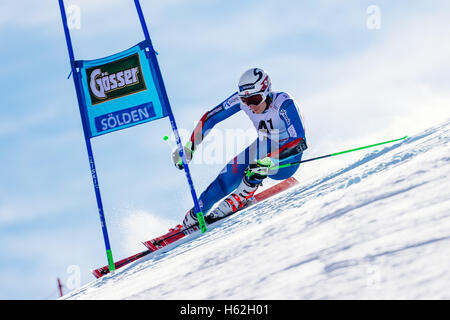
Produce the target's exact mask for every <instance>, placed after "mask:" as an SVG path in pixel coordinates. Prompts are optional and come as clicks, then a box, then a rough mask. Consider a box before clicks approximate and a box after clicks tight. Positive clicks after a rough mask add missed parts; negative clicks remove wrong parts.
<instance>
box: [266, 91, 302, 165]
mask: <svg viewBox="0 0 450 320" xmlns="http://www.w3.org/2000/svg"><path fill="white" fill-rule="evenodd" d="M279 116H280V119H281V120H282V121H283V122H284V125H285V126H286V131H287V133H288V134H289V138H288V140H286V141H285V142H283V144H282V145H280V148H279V150H278V151H276V152H273V153H272V155H271V156H272V157H274V156H276V157H278V158H279V160H283V159H286V158H289V157H292V156H295V155H297V154H299V153H302V152H303V151H305V150H306V149H307V148H308V146H307V144H306V135H305V127H304V125H303V121H302V116H301V114H300V111H299V110H298V108H297V105H296V104H295V101H294V100H293V99H287V100H285V101H284V102H283V104H282V105H281V106H280V109H279Z"/></svg>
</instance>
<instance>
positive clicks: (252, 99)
mask: <svg viewBox="0 0 450 320" xmlns="http://www.w3.org/2000/svg"><path fill="white" fill-rule="evenodd" d="M239 98H240V99H241V101H242V102H243V103H244V104H246V105H247V106H250V105H255V106H257V105H259V104H260V103H261V102H263V100H264V97H263V95H262V94H261V93H256V94H253V95H251V96H245V97H242V96H239Z"/></svg>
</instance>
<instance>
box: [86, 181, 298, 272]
mask: <svg viewBox="0 0 450 320" xmlns="http://www.w3.org/2000/svg"><path fill="white" fill-rule="evenodd" d="M298 183H299V182H298V181H297V179H295V178H294V177H290V178H288V179H286V180H283V181H282V182H280V183H277V184H275V185H273V186H272V187H270V188H268V189H267V190H264V191H261V192H260V193H258V194H256V195H255V196H254V199H253V201H252V202H251V204H250V205H249V206H247V207H246V208H245V209H247V208H249V207H251V206H254V205H255V204H257V203H259V202H261V201H264V200H266V199H268V198H270V197H272V196H275V195H277V194H279V193H281V192H283V191H285V190H287V189H289V188H291V187H293V186H295V185H297V184H298ZM230 216H232V215H230ZM230 216H226V217H224V218H227V217H230ZM220 220H222V219H220ZM220 220H216V221H214V222H217V221H220ZM194 228H197V229H198V224H197V225H193V226H190V227H188V228H183V226H181V225H177V226H176V227H175V228H172V229H170V230H169V232H168V233H167V234H165V235H162V236H160V237H157V238H155V239H152V240H149V241H145V242H143V244H144V245H145V246H146V248H147V250H145V251H142V252H139V253H137V254H134V255H132V256H129V257H127V258H124V259H122V260H120V261H117V262H115V263H114V265H115V268H116V269H119V268H121V267H123V266H125V265H127V264H129V263H131V262H134V261H136V260H138V259H140V258H142V257H145V256H146V255H148V254H150V253H152V252H155V251H158V250H160V249H161V248H164V247H167V246H168V245H170V244H172V243H174V242H176V241H178V240H180V239H181V238H184V237H185V236H186V234H185V232H186V231H188V230H189V229H194ZM91 272H92V274H93V275H94V276H95V277H96V278H100V277H102V276H104V275H106V274H108V273H109V267H108V266H104V267H101V268H97V269H94V270H91Z"/></svg>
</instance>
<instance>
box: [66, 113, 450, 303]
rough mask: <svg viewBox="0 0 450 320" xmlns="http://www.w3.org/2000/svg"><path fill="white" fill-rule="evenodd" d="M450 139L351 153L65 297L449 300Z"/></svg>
mask: <svg viewBox="0 0 450 320" xmlns="http://www.w3.org/2000/svg"><path fill="white" fill-rule="evenodd" d="M449 132H450V121H446V122H445V123H443V124H442V125H439V126H436V127H434V128H431V129H429V130H427V131H425V132H423V133H421V134H418V135H415V136H412V137H410V138H408V139H407V140H405V141H404V142H402V143H394V144H391V145H387V146H385V147H382V148H379V149H368V151H366V153H364V151H360V153H359V155H360V156H361V157H362V158H360V160H358V161H356V162H354V163H353V164H351V165H348V166H346V167H345V168H343V169H341V170H339V171H337V172H331V173H328V174H326V175H324V176H323V177H321V178H320V179H317V180H314V181H311V182H310V183H307V184H304V183H302V182H301V183H300V186H298V187H296V188H295V189H293V190H289V191H287V192H286V193H284V194H282V195H280V196H278V197H277V198H274V199H270V200H268V201H266V202H264V203H261V204H258V205H256V206H255V207H253V208H250V209H249V210H247V211H245V212H242V213H239V214H237V215H235V216H232V217H230V218H229V219H228V220H226V221H224V222H223V223H222V224H221V225H219V226H218V227H216V228H214V229H213V230H211V231H209V232H207V233H206V234H204V235H203V236H198V237H194V239H192V240H190V241H186V242H185V243H183V244H181V245H179V246H177V247H176V248H175V249H174V250H172V251H169V252H167V253H163V254H158V255H156V256H153V257H145V258H143V259H142V260H141V261H138V262H136V263H134V264H132V265H130V266H129V267H126V268H124V269H121V270H119V271H118V272H117V273H116V274H115V275H113V276H107V277H104V278H101V279H98V280H95V281H92V282H91V283H89V284H87V285H85V286H83V287H81V288H79V289H77V290H75V291H73V292H71V293H69V294H68V295H66V296H65V297H64V298H67V299H450V271H449V270H450V179H449V178H450V143H449V142H450V135H449ZM342 157H345V156H342ZM319 161H325V160H319ZM305 165H306V164H305ZM299 180H300V181H301V175H300V178H299ZM143 240H148V239H143ZM144 249H145V248H144V247H143V250H144Z"/></svg>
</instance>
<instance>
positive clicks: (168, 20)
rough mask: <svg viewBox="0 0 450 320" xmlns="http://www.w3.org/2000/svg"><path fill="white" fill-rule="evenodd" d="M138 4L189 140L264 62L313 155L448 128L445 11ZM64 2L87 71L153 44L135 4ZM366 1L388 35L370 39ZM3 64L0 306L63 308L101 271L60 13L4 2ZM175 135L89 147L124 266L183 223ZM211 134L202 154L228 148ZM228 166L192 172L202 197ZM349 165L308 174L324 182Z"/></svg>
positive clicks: (128, 135)
mask: <svg viewBox="0 0 450 320" xmlns="http://www.w3.org/2000/svg"><path fill="white" fill-rule="evenodd" d="M141 2H142V7H143V10H144V14H145V16H146V19H147V22H148V25H149V30H150V34H151V37H152V40H153V43H154V46H155V49H156V50H157V51H158V53H159V55H158V60H159V63H160V67H161V70H162V74H163V78H164V80H165V84H166V89H167V92H168V94H169V99H170V102H171V105H172V108H173V111H174V114H175V117H176V119H177V123H178V126H179V127H180V129H181V131H182V132H185V133H187V132H189V131H190V130H192V128H193V126H194V125H195V123H196V121H198V119H199V118H200V117H201V116H202V115H203V113H204V112H205V111H207V110H209V109H211V108H212V107H214V106H215V105H216V104H218V103H219V102H220V101H222V100H223V99H224V98H226V97H227V96H229V95H230V94H231V93H233V92H234V91H235V90H236V84H237V80H238V79H239V76H240V75H241V73H242V72H243V71H245V70H246V69H248V68H250V67H254V66H259V67H262V68H264V69H266V70H267V71H268V72H269V73H270V75H271V78H272V82H273V88H274V89H275V90H283V91H287V92H289V93H291V94H292V95H293V96H294V97H295V98H296V99H297V101H298V103H299V106H300V108H301V109H302V112H303V113H304V115H305V120H306V128H307V137H308V142H309V145H310V149H308V151H307V152H308V156H311V157H312V156H316V155H321V154H326V153H330V152H335V151H340V150H342V149H344V148H347V147H353V146H358V145H362V144H368V143H372V142H377V141H381V140H387V139H390V138H397V137H401V136H403V135H405V134H413V133H415V132H419V131H420V130H422V129H424V128H426V127H428V126H431V125H433V124H437V123H439V122H441V121H444V120H445V119H447V118H448V117H450V111H449V110H450V108H449V102H450V93H449V92H450V91H449V90H448V88H449V86H450V76H449V74H450V60H449V58H448V57H449V56H450V43H449V42H448V41H446V39H449V38H450V37H449V36H450V34H449V33H450V19H449V15H450V4H449V3H448V1H395V2H393V1H346V2H343V1H324V0H323V1H308V2H306V1H206V0H204V1H192V0H191V1H183V0H171V1H149V0H142V1H141ZM69 5H76V6H78V7H79V8H80V9H81V16H80V18H81V28H80V29H75V30H72V37H73V43H74V48H75V56H76V58H77V59H94V58H99V57H103V56H106V55H110V54H113V53H116V52H119V51H122V50H124V49H126V48H129V47H131V46H133V45H134V44H136V43H137V42H139V41H141V40H143V34H142V31H141V29H140V26H139V22H138V19H137V15H136V12H135V8H134V4H133V1H131V0H130V1H123V0H122V1H119V0H109V1H100V0H97V1H87V0H78V1H75V0H73V1H69V0H67V1H66V6H69ZM371 5H376V6H378V8H379V9H380V12H381V16H380V18H381V20H380V26H381V28H380V29H376V30H371V29H368V28H367V20H368V19H369V16H370V14H368V13H367V8H368V7H369V6H371ZM0 53H1V61H0V64H1V65H0V88H1V92H2V102H1V108H0V159H1V162H2V166H1V169H0V180H1V183H0V299H49V298H50V299H53V298H56V297H57V291H56V278H57V277H60V278H61V279H62V281H63V283H64V284H65V286H66V290H68V288H69V287H70V286H71V284H70V283H69V282H70V281H69V278H70V276H71V274H70V272H68V268H69V270H71V269H70V267H71V266H78V267H79V268H80V271H81V273H80V281H79V283H80V284H83V283H87V282H88V281H91V280H93V277H92V276H91V275H90V273H89V269H90V268H93V267H98V266H100V265H104V264H105V262H106V258H105V253H104V244H103V240H102V236H101V230H100V223H99V218H98V214H97V207H96V202H95V195H94V192H93V188H92V181H91V176H90V173H89V164H88V161H87V155H86V148H85V144H84V138H83V134H82V130H81V121H80V117H79V111H78V106H77V102H76V96H75V90H74V87H73V81H72V79H69V80H68V79H67V76H68V74H69V72H70V67H69V60H68V55H67V48H66V43H65V39H64V34H63V30H62V24H61V18H60V16H59V7H58V3H57V1H56V0H43V1H22V2H20V3H6V2H2V3H0ZM230 128H234V129H238V128H241V129H242V128H244V129H248V128H251V123H250V122H249V121H248V120H247V119H246V118H245V116H244V115H240V114H238V115H236V116H235V117H233V120H229V121H226V122H224V123H221V124H219V125H218V126H217V132H222V133H223V132H224V130H225V129H230ZM170 133H171V129H170V125H169V123H168V121H166V119H162V120H158V121H155V122H151V123H147V124H144V125H140V126H136V127H133V128H130V129H127V130H123V131H119V132H115V133H112V134H108V135H105V136H101V137H98V138H95V139H93V140H92V143H93V149H94V155H95V159H96V164H97V169H98V177H99V183H100V187H101V192H102V198H103V202H104V207H105V214H106V218H107V223H108V228H109V232H110V237H111V245H112V248H113V254H114V257H115V258H116V259H118V258H121V257H124V256H127V255H130V254H132V253H135V252H137V251H139V250H143V249H144V248H143V247H142V246H141V245H140V244H139V241H140V240H147V239H148V238H150V237H152V236H156V235H159V233H161V232H164V231H166V230H167V229H168V228H169V227H172V226H173V225H174V224H176V223H179V222H181V220H182V217H183V216H184V213H185V211H186V210H187V209H189V208H190V206H191V205H192V200H191V199H190V194H189V190H188V188H187V186H186V183H185V178H184V175H183V174H182V172H179V171H178V170H176V169H174V168H173V165H172V163H171V161H170V153H171V147H170V146H169V145H168V144H166V143H165V142H164V141H163V140H162V137H163V136H164V135H169V134H170ZM211 137H212V138H211V139H210V140H206V141H205V142H204V146H202V152H206V153H207V152H208V150H211V149H212V148H213V147H214V143H215V142H217V141H218V140H215V139H214V136H213V134H211ZM243 147H245V143H242V145H239V146H238V147H237V148H238V149H239V148H243ZM232 155H233V154H232V153H226V154H225V155H224V161H223V163H220V162H218V163H214V164H204V163H194V164H193V165H192V174H193V178H194V183H195V185H196V188H197V191H198V193H200V192H201V191H202V190H203V188H205V187H206V186H207V185H208V184H209V182H210V181H211V180H212V179H213V178H214V177H215V176H216V175H217V173H218V171H219V170H220V169H221V167H222V166H223V164H224V163H225V161H226V159H228V158H230V157H231V156H232ZM347 159H349V158H347ZM343 161H344V160H343ZM339 163H340V162H339V161H338V162H334V163H330V162H325V163H323V164H317V166H315V167H312V166H309V167H306V166H305V170H303V171H300V172H299V173H298V174H297V176H298V178H300V179H303V181H306V180H307V179H313V178H314V176H315V175H316V174H318V173H319V172H321V171H324V170H329V168H330V167H331V166H339ZM72 285H73V284H72Z"/></svg>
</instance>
